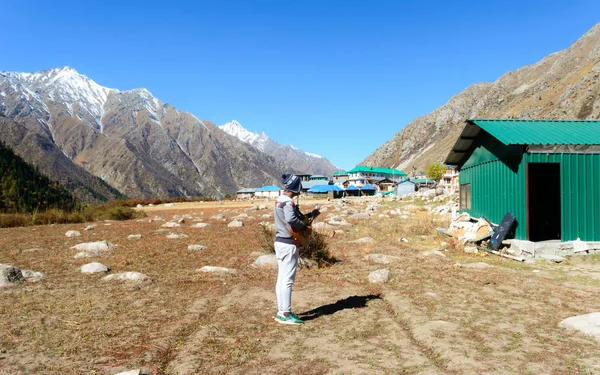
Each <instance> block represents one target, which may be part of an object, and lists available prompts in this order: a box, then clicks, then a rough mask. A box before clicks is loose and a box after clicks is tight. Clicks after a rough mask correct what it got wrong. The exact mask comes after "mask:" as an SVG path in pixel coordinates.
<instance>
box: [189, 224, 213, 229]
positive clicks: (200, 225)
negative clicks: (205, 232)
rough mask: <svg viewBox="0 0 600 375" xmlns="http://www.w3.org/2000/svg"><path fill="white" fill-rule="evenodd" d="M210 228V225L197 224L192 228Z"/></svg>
mask: <svg viewBox="0 0 600 375" xmlns="http://www.w3.org/2000/svg"><path fill="white" fill-rule="evenodd" d="M208 227H210V224H209V223H197V224H194V225H192V228H208Z"/></svg>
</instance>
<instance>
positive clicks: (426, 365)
mask: <svg viewBox="0 0 600 375" xmlns="http://www.w3.org/2000/svg"><path fill="white" fill-rule="evenodd" d="M356 202H358V200H357V201H356ZM356 202H355V201H353V202H352V204H351V205H350V206H349V207H350V208H352V209H354V210H360V209H362V208H361V207H364V206H362V205H360V204H359V203H356ZM400 204H403V203H400ZM325 205H326V204H325ZM396 205H397V204H387V203H386V204H385V208H381V209H380V210H379V212H384V211H385V210H387V209H390V208H394V207H396ZM226 210H228V211H226V212H224V214H225V215H226V216H227V217H228V219H230V218H232V217H233V216H236V215H237V214H239V212H240V211H241V209H238V208H235V207H227V208H226ZM343 210H344V209H342V210H341V211H335V210H334V207H332V206H329V210H328V212H327V213H326V214H324V215H323V216H324V217H323V218H322V219H321V220H323V221H326V220H327V216H328V215H337V214H340V213H343ZM201 211H202V212H203V214H200V212H201ZM219 211H220V209H219V208H218V207H212V208H207V207H206V206H205V204H198V206H197V207H191V208H189V209H187V210H178V209H172V210H171V211H168V210H166V209H165V210H163V211H161V212H160V215H161V216H163V217H164V218H165V219H167V220H169V219H170V218H171V217H172V216H173V215H183V214H191V215H192V216H193V217H194V218H197V220H202V221H204V222H210V223H211V227H209V228H206V229H195V228H191V224H193V223H194V220H186V223H184V224H183V226H182V227H180V228H173V229H169V230H166V231H161V229H162V228H161V227H160V226H161V224H163V222H160V221H158V222H151V221H150V220H149V219H145V220H143V221H136V220H129V221H123V222H110V223H106V224H110V225H102V223H98V224H99V225H98V226H97V227H96V228H95V229H94V230H92V231H85V232H82V233H83V236H82V237H79V238H65V236H64V233H65V232H66V231H67V230H70V229H81V225H74V224H64V225H54V226H34V227H27V228H10V229H0V238H1V239H2V240H1V242H0V259H1V261H0V262H1V263H9V264H14V265H15V266H17V267H20V268H23V269H32V270H36V271H41V272H44V273H46V274H47V276H48V277H47V279H45V280H43V281H40V282H38V283H33V284H25V285H21V286H17V287H11V288H4V289H0V294H1V296H0V317H2V319H0V349H3V350H5V351H6V353H1V354H0V357H3V359H0V374H31V373H45V374H70V373H82V374H83V373H86V374H90V373H99V374H114V373H117V372H119V371H124V370H126V369H133V368H139V367H145V368H148V369H151V370H152V371H153V373H154V374H173V373H179V374H200V373H203V374H225V373H227V374H230V373H234V374H278V373H284V372H285V373H289V374H303V375H306V374H325V373H333V374H340V373H378V374H379V373H382V374H383V373H394V374H395V373H411V374H425V373H444V374H453V373H454V374H472V373H506V374H527V373H548V374H593V373H598V371H600V370H599V368H598V367H597V366H598V365H599V363H600V354H599V353H598V350H597V345H598V344H597V343H596V342H595V341H594V340H593V339H591V338H589V337H586V336H582V335H579V334H577V333H573V332H568V331H565V330H564V329H562V328H560V327H558V325H557V324H558V322H559V321H561V320H562V319H564V318H566V317H569V316H573V315H578V314H584V313H588V312H592V311H599V309H600V298H598V297H599V296H598V285H597V283H594V282H593V281H590V279H589V278H587V279H585V280H584V279H583V277H582V276H577V277H568V276H567V275H568V274H565V273H564V272H567V270H568V268H567V267H562V268H561V267H554V266H552V265H545V264H536V265H523V264H519V265H518V267H516V266H514V264H515V263H512V261H510V260H506V259H503V258H497V257H494V256H487V255H478V256H475V255H467V254H460V253H451V252H450V253H447V255H448V257H446V258H442V257H437V256H436V257H432V256H428V257H424V256H423V255H422V252H423V251H424V250H430V249H433V248H439V242H440V240H439V239H438V237H437V234H436V233H435V232H426V231H424V230H421V229H418V228H419V226H420V225H428V226H431V225H435V226H442V225H438V224H437V222H436V221H434V219H435V218H430V217H426V215H425V214H424V213H418V214H417V215H415V216H413V217H411V218H409V219H400V218H398V217H392V218H390V219H385V218H378V217H377V214H375V215H374V216H372V219H370V220H364V219H363V220H352V219H348V220H349V221H351V222H352V224H353V226H352V227H350V228H344V232H345V233H344V234H340V235H337V234H336V236H335V237H333V238H327V239H326V243H327V245H328V248H329V250H330V252H331V255H332V256H334V257H336V258H338V259H341V260H344V261H343V262H337V263H334V264H332V265H331V266H330V267H324V268H319V269H313V270H301V271H300V272H299V274H298V277H297V282H296V285H295V287H294V288H295V289H294V309H295V311H296V312H297V313H299V314H301V315H302V313H307V314H305V315H302V316H306V317H308V318H307V322H306V324H305V325H304V326H302V327H289V326H281V325H277V324H276V323H275V322H274V321H273V319H272V315H273V314H274V313H275V310H276V309H275V295H274V290H273V289H274V284H275V278H276V270H272V269H255V268H253V267H251V266H250V265H251V264H252V262H253V261H254V259H253V258H250V257H249V254H250V253H252V252H255V251H257V250H260V249H261V247H262V246H263V245H262V243H261V241H262V240H261V226H260V225H259V224H258V222H259V221H260V220H261V219H259V218H255V219H251V218H249V219H245V226H244V227H242V228H228V227H227V225H226V224H227V222H218V221H214V220H210V219H209V217H210V216H211V215H213V214H215V213H217V212H219ZM379 212H378V213H379ZM262 213H264V211H262V212H260V211H258V212H257V216H260V214H262ZM421 215H424V216H421ZM228 221H229V220H228ZM416 223H419V224H418V225H417V224H416ZM169 231H180V232H184V233H186V234H187V235H188V236H189V238H186V239H175V240H168V239H166V235H167V234H168V233H169ZM136 233H140V234H142V236H143V237H142V240H139V241H132V240H127V236H128V235H129V234H136ZM366 236H369V237H371V238H373V239H374V240H375V243H373V244H368V243H367V244H357V243H352V242H351V241H353V240H355V239H358V238H362V237H366ZM398 237H405V238H407V239H408V243H399V242H397V238H398ZM102 239H106V240H108V241H110V242H114V243H116V244H118V245H119V246H118V247H117V248H116V249H114V250H111V251H110V253H109V254H107V255H105V256H103V257H101V258H98V259H93V260H90V259H74V258H73V255H74V254H75V253H76V251H75V250H72V249H70V247H71V246H73V245H74V244H76V243H79V242H84V241H95V240H102ZM192 243H200V244H203V245H205V246H207V247H208V250H204V251H188V250H187V246H188V245H189V244H192ZM33 248H38V250H35V251H33V250H31V249H33ZM368 253H384V254H389V255H394V256H396V257H399V258H400V259H401V260H400V261H398V262H395V263H392V264H388V265H380V264H372V263H367V262H365V261H364V260H363V257H364V255H366V254H368ZM90 261H99V262H101V263H103V264H105V265H107V266H109V267H110V268H111V272H112V273H114V272H119V271H138V272H143V273H145V274H147V275H148V276H150V277H151V278H152V281H151V282H147V283H142V284H127V283H109V282H103V281H102V280H101V276H93V275H87V276H86V275H83V274H81V273H80V272H79V267H80V266H81V265H82V264H85V263H88V262H90ZM477 261H484V262H486V263H490V264H492V265H493V267H492V268H489V269H487V270H484V271H478V270H472V269H465V268H455V267H454V264H455V263H456V262H460V263H466V262H477ZM204 265H213V266H221V267H231V268H236V269H238V270H239V272H240V273H239V274H238V275H229V276H216V275H211V274H205V273H198V272H196V269H198V268H200V267H202V266H204ZM596 265H597V263H596V262H585V266H586V267H592V268H591V269H593V267H595V266H596ZM576 266H577V265H573V266H572V267H576ZM380 268H387V269H389V270H390V271H391V272H392V274H393V276H394V279H393V280H392V281H391V282H389V283H387V284H382V285H381V284H380V285H374V284H369V283H368V282H367V281H366V280H367V275H368V274H369V273H370V272H372V271H374V270H376V269H380ZM534 268H535V269H539V270H541V271H542V272H540V273H533V272H532V270H533V269H534ZM590 272H591V271H590ZM308 313H310V314H308ZM240 316H243V317H244V318H243V320H240V318H239V317H240Z"/></svg>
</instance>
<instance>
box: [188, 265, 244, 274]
mask: <svg viewBox="0 0 600 375" xmlns="http://www.w3.org/2000/svg"><path fill="white" fill-rule="evenodd" d="M196 271H197V272H208V273H217V274H230V275H235V274H237V273H238V270H236V269H234V268H225V267H214V266H204V267H202V268H199V269H197V270H196Z"/></svg>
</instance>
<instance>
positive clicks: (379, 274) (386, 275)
mask: <svg viewBox="0 0 600 375" xmlns="http://www.w3.org/2000/svg"><path fill="white" fill-rule="evenodd" d="M391 279H392V274H391V273H390V271H389V270H377V271H373V272H371V273H370V274H369V282H370V283H387V282H388V281H390V280H391Z"/></svg>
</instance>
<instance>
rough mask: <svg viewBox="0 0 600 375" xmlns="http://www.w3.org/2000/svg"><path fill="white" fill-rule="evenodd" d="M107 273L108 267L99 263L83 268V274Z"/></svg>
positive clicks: (86, 265)
mask: <svg viewBox="0 0 600 375" xmlns="http://www.w3.org/2000/svg"><path fill="white" fill-rule="evenodd" d="M107 271H108V267H106V266H105V265H104V264H102V263H98V262H92V263H88V264H84V265H83V266H81V273H102V272H107Z"/></svg>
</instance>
